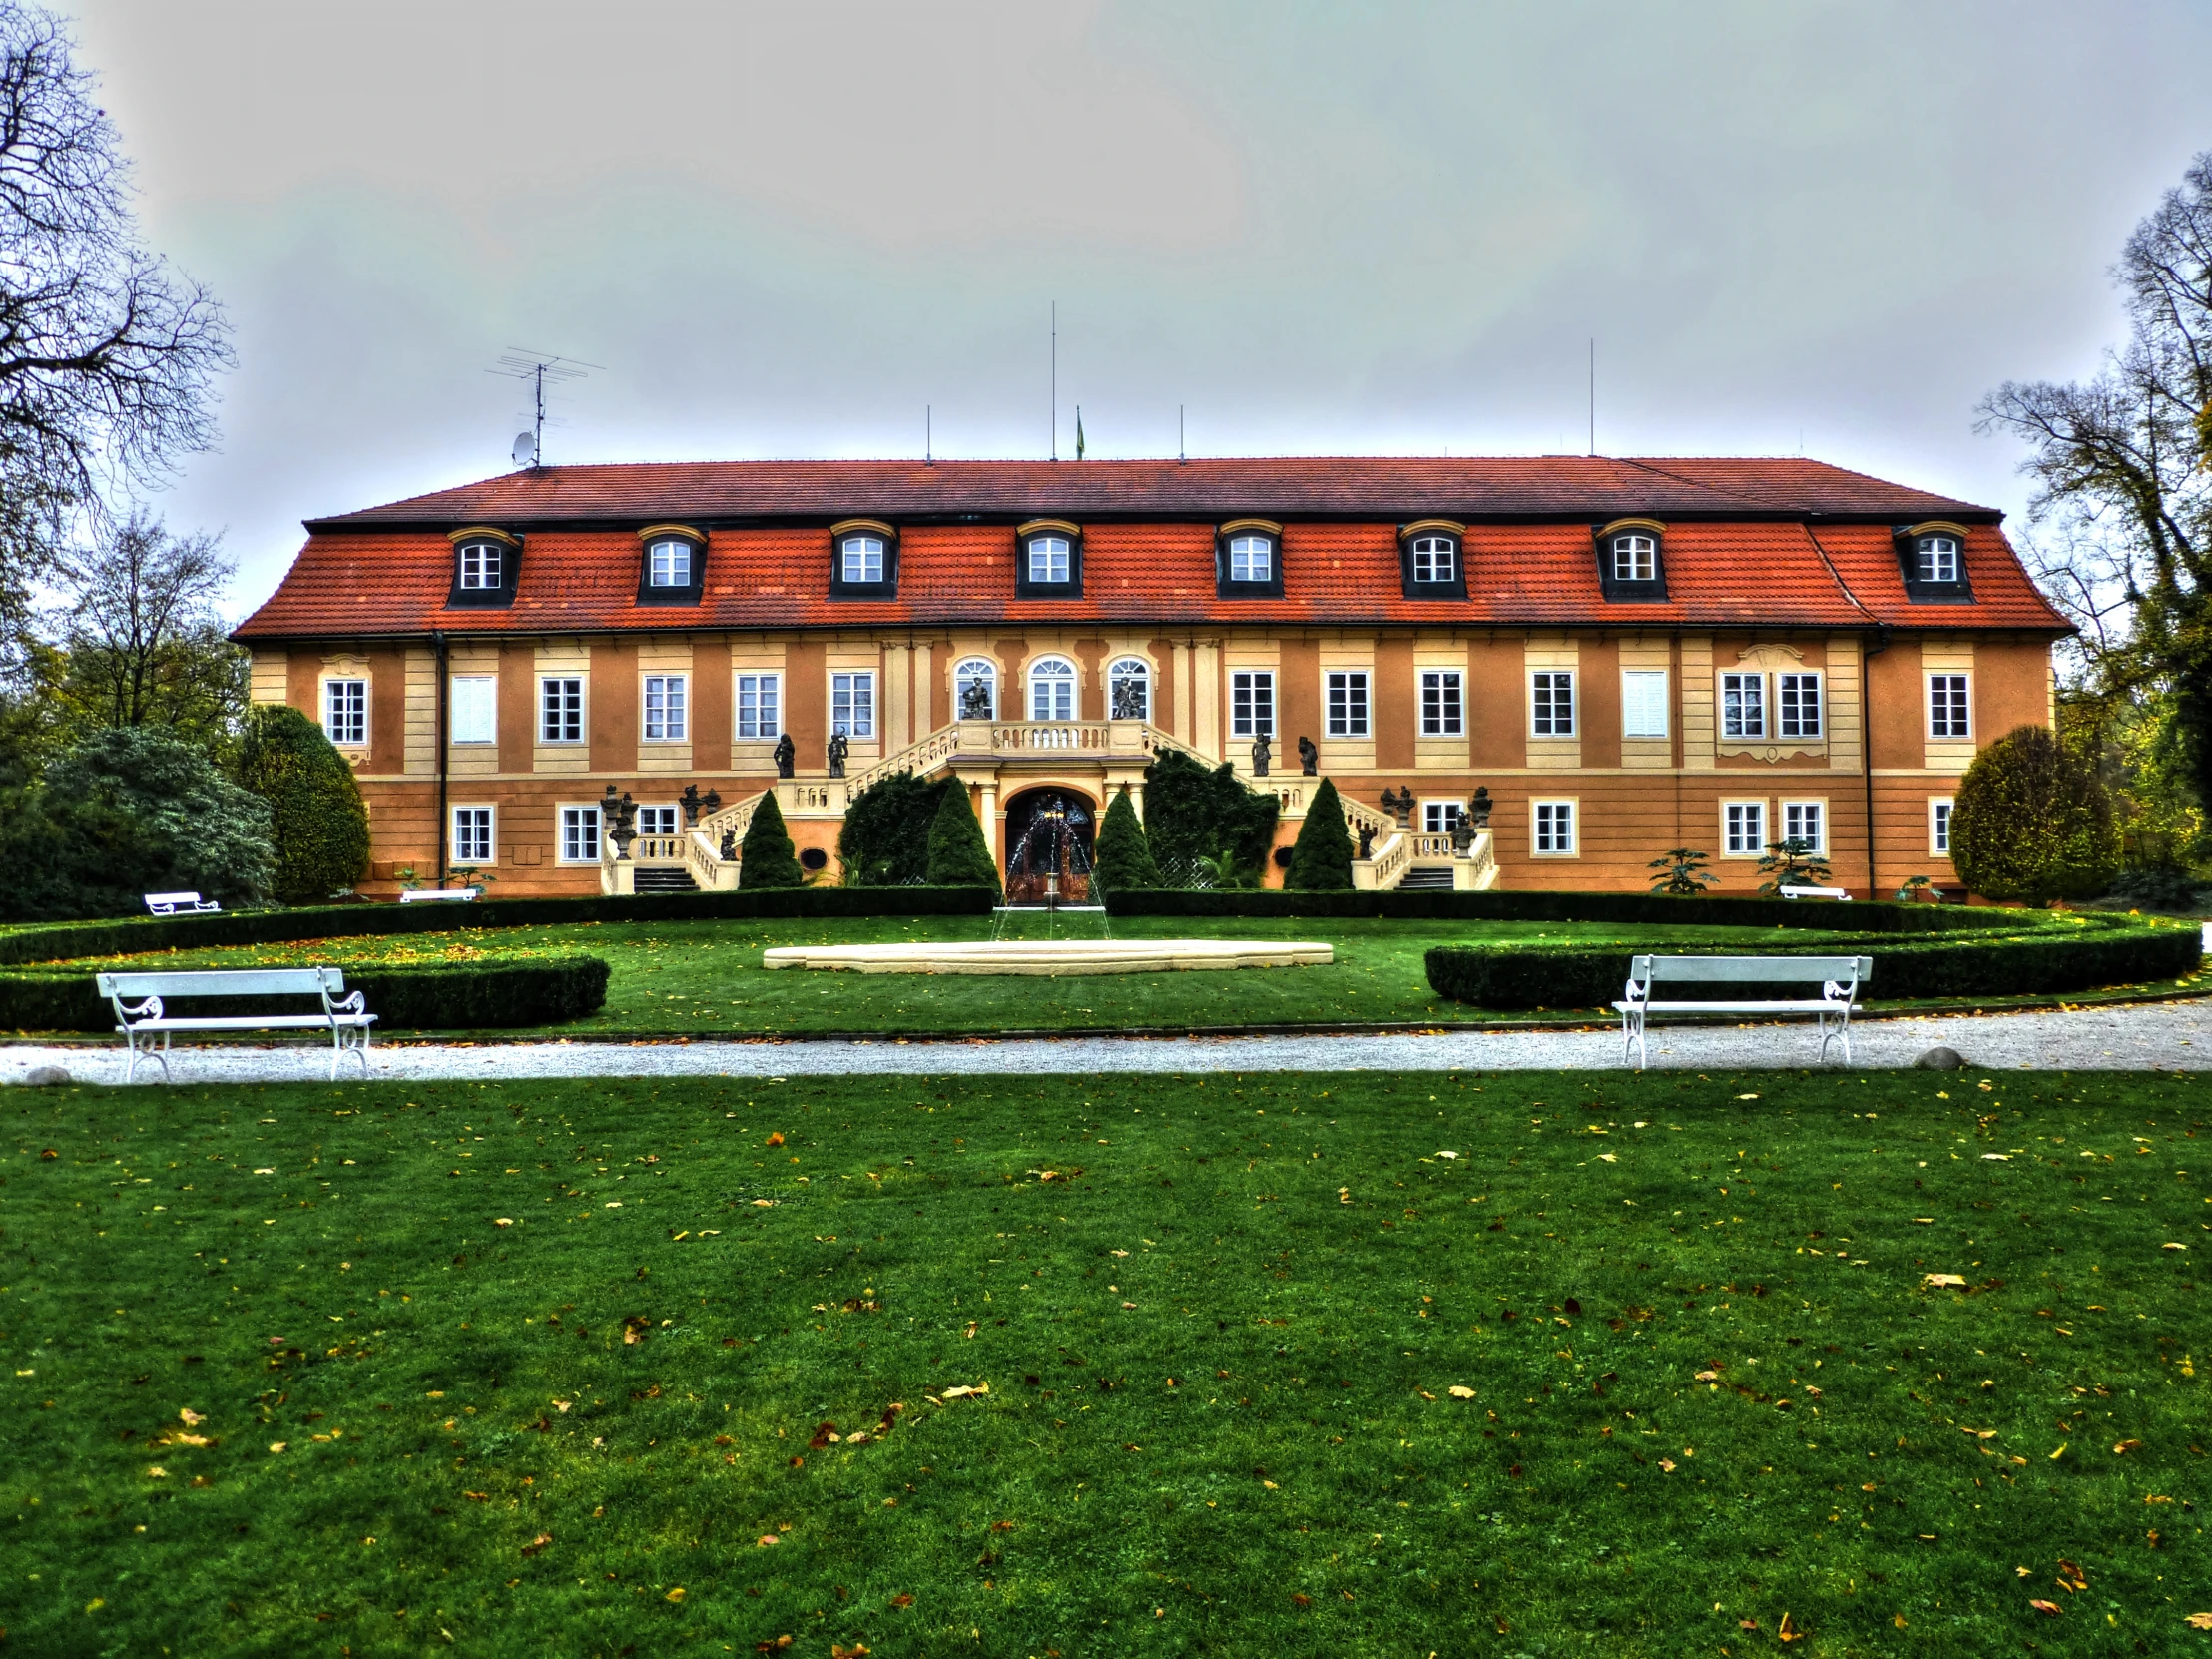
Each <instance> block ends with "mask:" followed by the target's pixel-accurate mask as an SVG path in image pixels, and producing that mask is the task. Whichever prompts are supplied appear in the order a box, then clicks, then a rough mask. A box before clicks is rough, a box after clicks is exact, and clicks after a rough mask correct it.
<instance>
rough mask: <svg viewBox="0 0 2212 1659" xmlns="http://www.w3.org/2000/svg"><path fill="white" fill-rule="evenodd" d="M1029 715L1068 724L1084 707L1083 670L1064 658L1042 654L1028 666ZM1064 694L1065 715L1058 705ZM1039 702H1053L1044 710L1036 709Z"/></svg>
mask: <svg viewBox="0 0 2212 1659" xmlns="http://www.w3.org/2000/svg"><path fill="white" fill-rule="evenodd" d="M1028 679H1029V718H1030V720H1031V721H1033V722H1036V721H1041V722H1046V723H1050V724H1053V725H1065V724H1066V723H1067V722H1069V721H1072V720H1074V719H1076V718H1077V715H1078V714H1079V712H1080V711H1081V709H1082V707H1083V672H1082V670H1080V669H1078V668H1077V667H1076V666H1075V665H1074V664H1073V663H1072V662H1070V661H1068V659H1067V658H1065V657H1039V658H1038V659H1037V660H1036V661H1035V662H1033V663H1031V664H1030V665H1029V676H1028ZM1062 694H1064V695H1065V700H1066V705H1067V712H1066V713H1064V714H1062V713H1060V712H1059V711H1058V708H1057V705H1058V704H1059V703H1060V702H1061V700H1062ZM1040 703H1050V704H1052V705H1054V707H1050V708H1047V709H1046V710H1045V712H1044V713H1042V714H1039V713H1038V712H1037V709H1038V705H1039V704H1040Z"/></svg>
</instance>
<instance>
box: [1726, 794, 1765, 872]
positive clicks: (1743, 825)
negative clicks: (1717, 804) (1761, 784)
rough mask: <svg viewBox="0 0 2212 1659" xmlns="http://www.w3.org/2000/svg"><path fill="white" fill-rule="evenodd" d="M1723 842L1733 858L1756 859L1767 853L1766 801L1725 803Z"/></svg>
mask: <svg viewBox="0 0 2212 1659" xmlns="http://www.w3.org/2000/svg"><path fill="white" fill-rule="evenodd" d="M1721 841H1722V845H1723V848H1724V850H1725V851H1726V853H1727V855H1728V856H1729V857H1731V858H1756V857H1758V856H1759V855H1760V854H1761V853H1762V852H1764V851H1766V849H1767V804H1766V803H1765V802H1764V801H1727V802H1723V803H1722V804H1721Z"/></svg>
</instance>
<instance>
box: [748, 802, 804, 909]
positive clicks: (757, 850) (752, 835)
mask: <svg viewBox="0 0 2212 1659" xmlns="http://www.w3.org/2000/svg"><path fill="white" fill-rule="evenodd" d="M806 880H807V876H806V873H805V872H804V871H802V870H801V869H800V867H799V859H798V858H797V857H796V856H794V855H793V852H792V837H791V832H790V831H789V830H786V829H785V828H784V809H783V808H781V807H779V806H778V805H777V804H776V792H775V791H774V790H770V791H769V792H768V793H767V794H766V795H764V796H763V797H761V804H760V805H759V806H758V807H756V808H754V809H753V822H752V823H751V824H748V825H747V826H746V827H745V841H744V843H743V844H742V845H741V846H740V847H739V848H738V885H739V886H740V887H742V888H745V889H747V890H748V891H757V890H759V889H760V888H763V887H797V886H802V885H804V884H805V883H806Z"/></svg>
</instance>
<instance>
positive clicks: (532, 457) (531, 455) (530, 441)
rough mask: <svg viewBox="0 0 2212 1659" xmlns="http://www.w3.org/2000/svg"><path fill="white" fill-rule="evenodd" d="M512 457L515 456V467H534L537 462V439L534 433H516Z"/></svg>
mask: <svg viewBox="0 0 2212 1659" xmlns="http://www.w3.org/2000/svg"><path fill="white" fill-rule="evenodd" d="M514 455H515V465H516V466H535V465H537V460H538V439H537V434H536V433H534V432H517V433H516V434H515V449H514Z"/></svg>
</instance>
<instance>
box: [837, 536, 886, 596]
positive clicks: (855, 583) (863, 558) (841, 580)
mask: <svg viewBox="0 0 2212 1659" xmlns="http://www.w3.org/2000/svg"><path fill="white" fill-rule="evenodd" d="M897 597H898V532H897V531H896V530H894V529H892V528H891V526H889V525H888V524H885V523H883V522H882V521H881V520H880V519H873V518H848V519H846V520H845V521H844V522H843V523H841V524H832V525H830V598H831V599H896V598H897Z"/></svg>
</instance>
